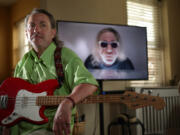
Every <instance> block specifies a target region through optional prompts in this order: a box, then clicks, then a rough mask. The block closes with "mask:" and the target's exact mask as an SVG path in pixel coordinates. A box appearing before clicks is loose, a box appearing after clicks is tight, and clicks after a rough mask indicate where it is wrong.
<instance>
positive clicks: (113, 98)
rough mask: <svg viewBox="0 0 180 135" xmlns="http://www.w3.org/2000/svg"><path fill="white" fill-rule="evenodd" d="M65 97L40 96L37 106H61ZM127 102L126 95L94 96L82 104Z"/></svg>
mask: <svg viewBox="0 0 180 135" xmlns="http://www.w3.org/2000/svg"><path fill="white" fill-rule="evenodd" d="M65 98H66V97H65V96H39V97H38V98H37V100H36V104H37V105H40V106H42V105H44V106H55V105H59V104H60V103H61V102H62V100H64V99H65ZM123 100H125V97H124V95H120V94H118V95H97V96H96V95H92V96H89V97H87V98H86V99H84V100H83V101H81V102H80V104H94V103H121V102H123Z"/></svg>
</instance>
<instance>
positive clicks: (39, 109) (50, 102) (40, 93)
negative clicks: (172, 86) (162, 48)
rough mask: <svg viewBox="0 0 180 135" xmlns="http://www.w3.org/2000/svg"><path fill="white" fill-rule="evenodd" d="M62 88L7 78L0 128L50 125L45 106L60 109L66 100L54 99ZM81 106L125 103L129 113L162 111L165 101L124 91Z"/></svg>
mask: <svg viewBox="0 0 180 135" xmlns="http://www.w3.org/2000/svg"><path fill="white" fill-rule="evenodd" d="M58 86H59V84H58V81H57V80H55V79H52V80H47V81H44V82H41V83H39V84H36V85H34V84H30V83H28V82H27V81H24V80H22V79H20V78H8V79H7V80H5V81H4V82H3V83H2V84H1V86H0V125H3V126H11V125H14V124H16V123H17V122H19V121H20V120H27V121H29V122H32V123H35V124H43V123H46V122H48V118H47V117H46V116H45V115H44V109H45V107H46V106H55V105H59V104H60V103H61V101H62V100H63V99H64V98H65V96H53V92H54V90H55V89H56V88H57V87H58ZM81 103H83V104H90V103H122V104H125V105H127V107H128V108H130V109H137V108H142V107H145V106H151V105H152V106H153V107H155V108H156V109H163V107H164V106H165V102H164V100H163V99H162V98H160V97H156V96H150V95H146V94H138V93H136V92H130V91H125V92H124V93H123V94H112V95H109V94H108V95H93V96H89V97H87V98H86V99H85V100H83V101H82V102H81Z"/></svg>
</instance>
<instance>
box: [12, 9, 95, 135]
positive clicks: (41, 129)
mask: <svg viewBox="0 0 180 135" xmlns="http://www.w3.org/2000/svg"><path fill="white" fill-rule="evenodd" d="M55 23H56V22H55V20H54V18H53V16H52V15H51V14H50V13H48V12H47V11H46V10H43V9H34V10H33V11H32V12H31V13H30V14H29V15H28V16H27V17H26V19H25V26H26V36H27V38H28V40H29V42H30V43H31V45H32V50H30V51H29V52H28V53H27V54H25V55H24V57H23V58H22V60H21V61H20V62H19V63H18V64H17V66H16V69H15V73H14V76H15V77H19V78H22V79H24V80H27V81H29V82H30V83H33V84H37V83H39V82H42V81H45V80H48V79H57V78H58V76H57V75H56V67H55V61H54V52H55V49H56V46H59V47H61V62H62V67H63V73H64V80H63V83H62V86H60V88H58V89H56V90H55V91H54V95H68V98H65V99H64V100H63V101H62V102H61V104H60V105H59V106H58V107H48V108H47V109H46V110H45V112H44V113H45V115H46V116H47V117H48V120H49V121H48V123H45V124H42V125H36V124H32V123H28V122H26V121H21V122H20V123H18V124H17V125H15V126H13V127H11V129H10V131H11V132H10V134H12V135H19V134H20V135H36V134H38V135H39V134H42V135H45V134H48V135H49V134H53V132H54V134H55V135H70V134H71V131H72V128H73V116H74V114H75V108H74V107H73V106H74V105H75V104H77V103H78V102H80V101H81V100H83V99H85V98H86V97H87V96H89V95H91V94H93V93H94V92H95V91H96V90H97V86H98V84H97V82H96V80H95V79H94V78H93V76H92V75H91V74H90V73H89V72H88V71H87V69H86V68H85V67H84V65H83V62H82V61H81V60H80V58H79V57H78V56H77V55H76V54H75V53H74V52H72V51H71V50H70V49H68V48H65V47H62V42H60V41H58V40H57V38H56V28H55ZM70 123H71V124H70Z"/></svg>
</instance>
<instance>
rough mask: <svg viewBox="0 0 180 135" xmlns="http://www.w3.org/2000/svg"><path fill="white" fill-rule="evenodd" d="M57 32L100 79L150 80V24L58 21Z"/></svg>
mask: <svg viewBox="0 0 180 135" xmlns="http://www.w3.org/2000/svg"><path fill="white" fill-rule="evenodd" d="M57 31H58V32H57V35H58V38H59V39H60V40H62V41H63V42H64V45H65V46H66V47H68V48H70V49H72V50H73V51H74V52H75V53H76V54H77V55H78V56H79V57H80V58H81V59H82V61H83V62H84V64H85V66H86V67H87V69H88V70H89V71H90V72H91V73H92V74H93V76H94V77H95V78H96V79H97V80H147V79H148V59H147V33H146V27H137V26H128V25H115V24H100V23H87V22H72V21H60V20H58V21H57Z"/></svg>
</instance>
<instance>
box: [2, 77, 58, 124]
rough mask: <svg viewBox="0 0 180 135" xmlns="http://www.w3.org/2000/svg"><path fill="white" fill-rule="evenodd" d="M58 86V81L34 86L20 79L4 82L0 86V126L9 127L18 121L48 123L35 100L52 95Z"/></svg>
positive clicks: (41, 108) (42, 109) (52, 80)
mask: <svg viewBox="0 0 180 135" xmlns="http://www.w3.org/2000/svg"><path fill="white" fill-rule="evenodd" d="M58 86H59V84H58V81H57V80H55V79H50V80H47V81H44V82H42V83H39V84H36V85H34V84H30V83H28V82H27V81H24V80H22V79H20V78H8V79H7V80H5V81H4V82H3V83H2V84H1V86H0V97H1V99H2V98H3V100H1V107H0V125H3V126H11V125H14V124H15V123H17V122H18V121H20V120H27V121H30V122H31V123H35V124H43V123H46V122H48V119H47V118H46V117H45V115H44V109H45V106H37V105H36V98H37V97H38V96H46V95H53V92H54V90H55V89H56V88H57V87H58ZM2 101H3V103H2ZM34 114H36V115H34Z"/></svg>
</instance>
